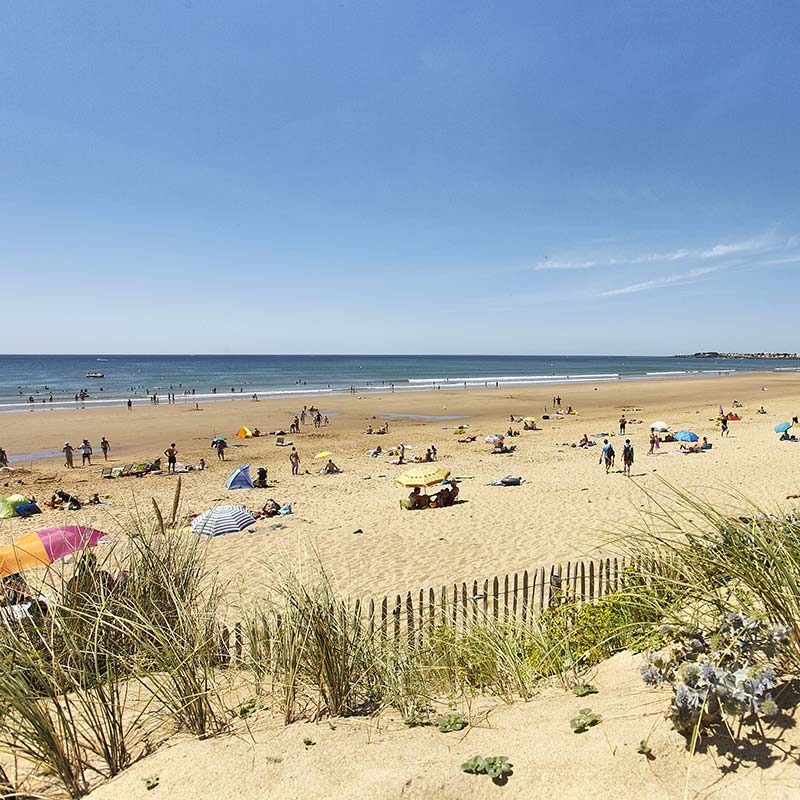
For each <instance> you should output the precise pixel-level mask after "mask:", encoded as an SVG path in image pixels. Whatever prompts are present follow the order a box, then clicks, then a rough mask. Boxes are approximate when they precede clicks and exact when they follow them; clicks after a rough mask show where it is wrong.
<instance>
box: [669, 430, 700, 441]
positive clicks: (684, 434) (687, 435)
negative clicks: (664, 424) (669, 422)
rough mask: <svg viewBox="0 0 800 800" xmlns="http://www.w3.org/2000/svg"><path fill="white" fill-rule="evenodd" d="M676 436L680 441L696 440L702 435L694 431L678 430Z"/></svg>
mask: <svg viewBox="0 0 800 800" xmlns="http://www.w3.org/2000/svg"><path fill="white" fill-rule="evenodd" d="M675 438H676V439H677V440H678V441H679V442H696V441H697V440H698V439H699V438H700V437H699V436H698V435H697V434H696V433H694V432H693V431H678V432H677V433H676V434H675Z"/></svg>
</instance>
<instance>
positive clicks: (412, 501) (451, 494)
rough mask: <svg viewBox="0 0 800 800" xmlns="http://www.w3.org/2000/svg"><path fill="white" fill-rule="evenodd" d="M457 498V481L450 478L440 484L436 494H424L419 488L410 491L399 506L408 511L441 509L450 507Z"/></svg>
mask: <svg viewBox="0 0 800 800" xmlns="http://www.w3.org/2000/svg"><path fill="white" fill-rule="evenodd" d="M457 497H458V481H456V480H455V478H451V479H450V480H449V481H447V482H445V483H443V484H442V487H441V488H440V489H439V491H438V492H435V493H434V494H424V493H423V492H422V489H420V487H419V486H415V487H414V488H413V489H412V490H411V494H409V496H408V498H407V499H406V500H403V501H401V505H402V506H403V508H405V509H406V510H408V511H413V510H416V509H420V508H443V507H444V506H452V505H453V503H455V501H456V498H457Z"/></svg>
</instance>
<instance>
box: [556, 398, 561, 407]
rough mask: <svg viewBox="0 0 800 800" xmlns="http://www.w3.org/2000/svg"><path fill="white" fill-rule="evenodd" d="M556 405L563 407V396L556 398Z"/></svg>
mask: <svg viewBox="0 0 800 800" xmlns="http://www.w3.org/2000/svg"><path fill="white" fill-rule="evenodd" d="M556 405H557V406H559V407H560V406H561V396H560V395H559V396H558V397H556Z"/></svg>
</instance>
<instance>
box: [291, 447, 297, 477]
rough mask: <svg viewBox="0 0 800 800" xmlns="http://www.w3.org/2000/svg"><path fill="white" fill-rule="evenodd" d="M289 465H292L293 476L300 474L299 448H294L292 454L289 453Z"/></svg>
mask: <svg viewBox="0 0 800 800" xmlns="http://www.w3.org/2000/svg"><path fill="white" fill-rule="evenodd" d="M289 463H290V464H291V465H292V475H299V474H300V454H299V453H298V452H297V448H296V447H293V448H292V452H291V453H289Z"/></svg>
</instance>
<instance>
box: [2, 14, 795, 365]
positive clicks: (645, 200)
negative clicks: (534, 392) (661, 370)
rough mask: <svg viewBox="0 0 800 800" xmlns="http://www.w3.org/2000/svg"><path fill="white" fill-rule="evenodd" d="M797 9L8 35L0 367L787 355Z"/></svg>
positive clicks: (253, 22)
mask: <svg viewBox="0 0 800 800" xmlns="http://www.w3.org/2000/svg"><path fill="white" fill-rule="evenodd" d="M797 20H798V17H797V6H796V4H794V3H772V2H759V3H756V2H753V3H736V4H728V3H725V4H722V3H710V2H709V3H706V2H687V3H679V2H675V3H668V4H660V3H627V2H614V3H610V2H609V3H587V2H583V3H572V2H564V1H563V0H562V1H561V2H553V3H530V2H506V3H497V4H493V3H486V2H485V1H484V2H460V3H438V2H430V0H428V2H403V3H398V2H378V1H377V0H372V1H371V2H352V1H351V0H342V1H341V2H335V1H334V2H292V3H283V2H272V3H260V2H253V3H249V2H237V1H236V0H229V1H228V2H225V3H220V2H205V1H204V0H191V1H190V2H189V1H188V0H187V1H185V2H170V0H160V2H137V3H121V2H113V1H112V2H105V3H84V2H79V0H68V1H67V2H46V3H29V2H22V1H21V0H18V1H16V2H6V3H3V4H2V6H0V103H1V104H2V105H0V270H2V274H3V275H4V276H5V281H4V284H5V287H6V292H5V303H4V312H3V323H4V324H3V326H2V339H1V340H0V341H2V344H0V350H3V351H4V352H12V353H24V352H96V351H99V350H102V351H103V352H163V353H192V352H198V353H202V352H206V353H215V352H231V351H233V352H245V353H246V352H261V353H279V352H323V353H325V352H360V353H381V352H386V353H414V352H420V353H425V352H458V353H587V354H592V353H598V354H600V353H609V354H616V353H625V354H670V353H673V352H685V351H694V350H704V349H727V350H748V351H749V350H799V349H800V343H798V341H797V337H796V330H797V326H796V323H795V317H796V314H795V313H794V312H791V311H790V310H789V307H790V304H792V303H793V302H795V301H794V300H793V292H792V287H793V285H794V283H795V280H796V277H795V276H796V274H797V270H798V267H800V191H799V189H800V159H799V158H798V142H799V141H800V125H799V124H798V123H799V122H800V75H798V72H799V70H798V59H797V54H798V52H800V27H799V26H798V22H797Z"/></svg>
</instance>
